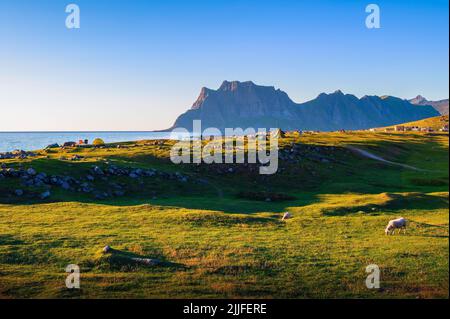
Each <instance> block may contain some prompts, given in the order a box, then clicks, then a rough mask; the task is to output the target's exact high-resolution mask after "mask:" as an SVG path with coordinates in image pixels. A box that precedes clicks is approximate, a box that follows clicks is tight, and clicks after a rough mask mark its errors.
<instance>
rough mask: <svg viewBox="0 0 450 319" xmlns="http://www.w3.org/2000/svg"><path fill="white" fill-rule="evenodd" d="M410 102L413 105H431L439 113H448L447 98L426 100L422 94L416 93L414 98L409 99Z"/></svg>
mask: <svg viewBox="0 0 450 319" xmlns="http://www.w3.org/2000/svg"><path fill="white" fill-rule="evenodd" d="M409 102H410V103H411V104H414V105H431V106H432V107H433V108H434V109H435V110H436V111H438V112H439V113H440V114H441V115H448V113H449V112H448V106H449V102H448V99H445V100H439V101H428V100H427V99H426V98H424V97H423V96H422V95H418V96H416V97H415V98H413V99H411V100H409Z"/></svg>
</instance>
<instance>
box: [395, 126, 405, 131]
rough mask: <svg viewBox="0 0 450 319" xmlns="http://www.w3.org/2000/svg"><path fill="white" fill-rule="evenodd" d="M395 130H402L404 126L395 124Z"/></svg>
mask: <svg viewBox="0 0 450 319" xmlns="http://www.w3.org/2000/svg"><path fill="white" fill-rule="evenodd" d="M395 131H396V132H404V131H405V127H404V126H403V125H397V126H395Z"/></svg>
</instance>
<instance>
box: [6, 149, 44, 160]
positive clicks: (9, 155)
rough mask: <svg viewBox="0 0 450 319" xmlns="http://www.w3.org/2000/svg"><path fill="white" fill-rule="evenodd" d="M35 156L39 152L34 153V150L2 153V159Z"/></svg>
mask: <svg viewBox="0 0 450 319" xmlns="http://www.w3.org/2000/svg"><path fill="white" fill-rule="evenodd" d="M34 156H37V154H36V153H33V152H26V151H22V150H16V151H13V152H6V153H0V159H12V158H20V159H26V158H29V157H34Z"/></svg>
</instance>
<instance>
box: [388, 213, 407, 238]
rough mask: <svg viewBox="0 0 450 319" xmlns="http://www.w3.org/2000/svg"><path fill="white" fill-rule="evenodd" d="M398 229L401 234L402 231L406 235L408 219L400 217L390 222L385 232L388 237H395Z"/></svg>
mask: <svg viewBox="0 0 450 319" xmlns="http://www.w3.org/2000/svg"><path fill="white" fill-rule="evenodd" d="M396 229H398V233H399V234H400V231H401V230H402V229H403V230H404V232H405V233H406V219H404V218H403V217H400V218H398V219H393V220H391V221H389V223H388V225H387V226H386V229H385V230H384V232H385V233H386V235H394V233H395V230H396Z"/></svg>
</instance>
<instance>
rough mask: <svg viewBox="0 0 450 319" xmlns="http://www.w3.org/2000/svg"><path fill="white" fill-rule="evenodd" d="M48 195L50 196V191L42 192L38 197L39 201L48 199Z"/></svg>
mask: <svg viewBox="0 0 450 319" xmlns="http://www.w3.org/2000/svg"><path fill="white" fill-rule="evenodd" d="M50 195H51V193H50V191H45V192H43V193H42V194H41V195H40V196H39V197H40V198H41V199H47V198H49V197H50Z"/></svg>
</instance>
